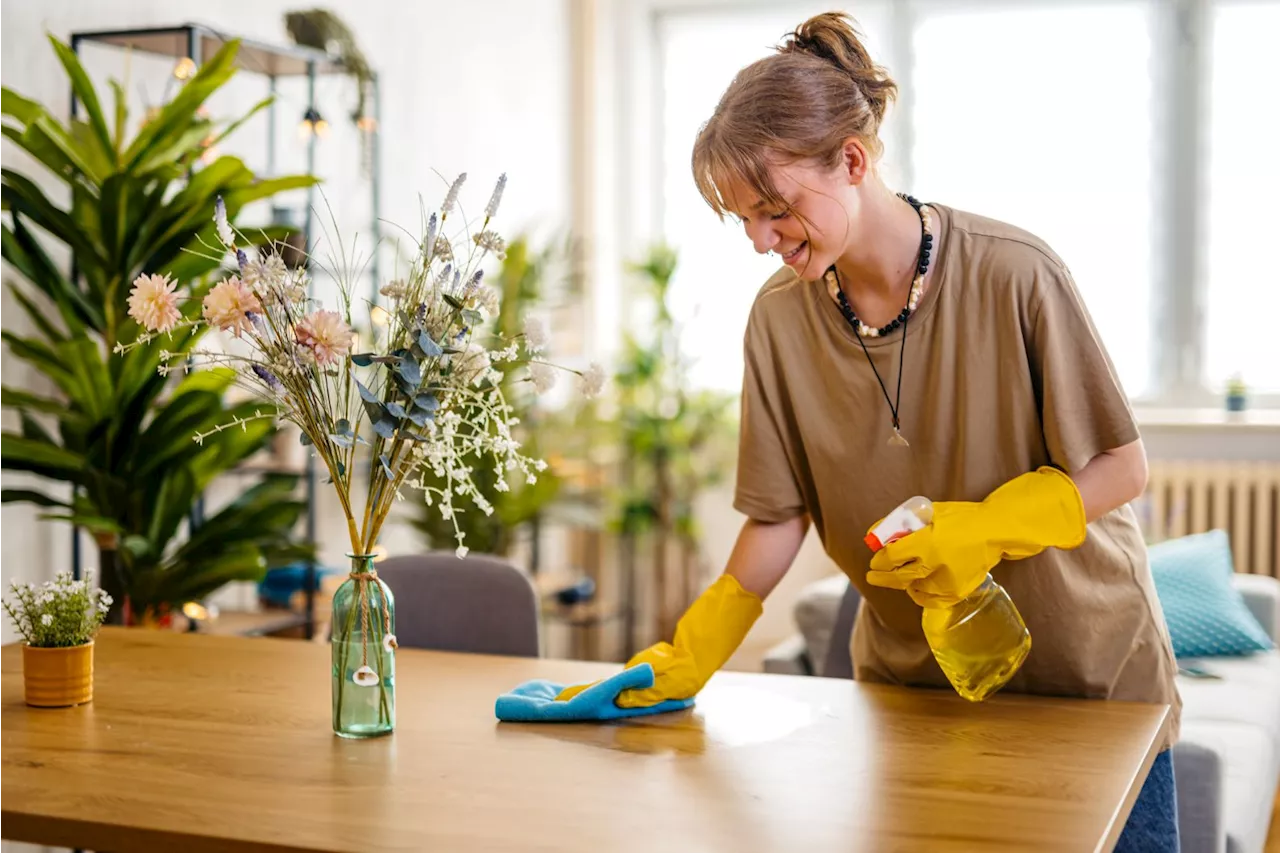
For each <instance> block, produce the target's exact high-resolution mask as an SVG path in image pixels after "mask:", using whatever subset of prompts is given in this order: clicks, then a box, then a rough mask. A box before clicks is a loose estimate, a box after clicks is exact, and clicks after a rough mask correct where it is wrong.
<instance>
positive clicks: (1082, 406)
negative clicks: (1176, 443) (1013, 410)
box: [1029, 261, 1139, 473]
mask: <svg viewBox="0 0 1280 853" xmlns="http://www.w3.org/2000/svg"><path fill="white" fill-rule="evenodd" d="M1035 290H1036V293H1035V297H1033V300H1034V301H1033V303H1032V306H1031V321H1032V328H1031V330H1030V349H1031V352H1030V354H1029V355H1030V359H1031V367H1032V372H1033V377H1034V380H1035V382H1036V393H1037V396H1038V397H1039V404H1040V416H1041V420H1042V423H1043V428H1044V437H1045V443H1046V445H1047V447H1048V450H1049V457H1050V459H1051V460H1052V461H1053V463H1054V464H1055V465H1056V466H1058V467H1060V468H1062V469H1063V470H1065V471H1067V472H1068V473H1075V472H1076V471H1079V470H1080V469H1081V468H1083V467H1084V466H1085V465H1086V464H1088V462H1089V460H1091V459H1093V458H1094V457H1095V456H1097V455H1098V454H1100V453H1103V452H1105V451H1108V450H1114V449H1115V448H1117V447H1121V446H1123V445H1126V444H1130V443H1132V442H1134V441H1136V440H1137V439H1138V437H1139V433H1138V425H1137V423H1136V422H1135V421H1134V418H1133V412H1132V410H1131V409H1130V407H1129V400H1128V398H1127V397H1126V396H1125V393H1124V390H1123V388H1122V387H1121V385H1120V380H1119V378H1118V377H1117V376H1116V371H1115V366H1114V365H1113V364H1112V362H1111V358H1110V356H1109V355H1108V354H1107V351H1106V348H1105V347H1104V346H1103V344H1102V339H1101V338H1100V337H1099V336H1098V331H1097V329H1096V328H1095V327H1094V324H1093V319H1092V318H1091V317H1090V316H1089V311H1088V309H1087V308H1085V305H1084V300H1083V299H1082V298H1081V296H1080V292H1079V290H1078V289H1077V288H1076V284H1075V281H1074V280H1073V279H1072V277H1071V273H1070V272H1069V271H1068V270H1067V269H1066V268H1065V267H1061V266H1059V265H1057V264H1056V263H1050V262H1048V261H1046V263H1045V264H1044V267H1043V268H1042V270H1041V272H1040V281H1039V282H1037V287H1036V289H1035ZM1037 297H1038V300H1037Z"/></svg>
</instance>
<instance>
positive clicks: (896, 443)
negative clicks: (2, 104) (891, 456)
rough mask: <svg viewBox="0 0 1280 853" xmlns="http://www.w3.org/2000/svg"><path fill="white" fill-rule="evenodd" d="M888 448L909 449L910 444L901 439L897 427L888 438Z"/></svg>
mask: <svg viewBox="0 0 1280 853" xmlns="http://www.w3.org/2000/svg"><path fill="white" fill-rule="evenodd" d="M889 446H890V447H910V446H911V443H910V442H909V441H907V440H906V439H905V438H903V436H902V433H900V432H899V431H898V428H897V427H894V428H893V435H891V436H889Z"/></svg>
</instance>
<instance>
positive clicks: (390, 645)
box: [382, 634, 400, 652]
mask: <svg viewBox="0 0 1280 853" xmlns="http://www.w3.org/2000/svg"><path fill="white" fill-rule="evenodd" d="M382 648H384V649H386V650H387V651H389V652H394V651H395V650H396V649H398V648H400V644H399V643H397V642H396V635H395V634H387V635H386V636H385V637H383V638H382Z"/></svg>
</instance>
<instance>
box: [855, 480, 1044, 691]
mask: <svg viewBox="0 0 1280 853" xmlns="http://www.w3.org/2000/svg"><path fill="white" fill-rule="evenodd" d="M932 523H933V503H932V502H931V501H930V500H929V499H928V498H925V497H921V496H919V495H917V496H916V497H913V498H909V499H907V500H905V501H903V502H902V503H901V504H900V505H899V506H898V507H897V508H896V509H895V510H894V511H893V512H891V513H889V514H888V515H887V516H885V517H884V519H882V520H881V521H880V523H879V524H877V525H876V526H875V527H874V528H873V529H872V530H871V531H869V532H868V533H867V536H866V543H867V546H868V547H870V548H871V549H872V550H873V551H878V550H880V549H881V548H883V547H884V546H885V545H888V544H889V543H890V542H893V541H894V540H896V539H900V538H902V537H903V536H909V535H911V534H912V533H914V532H915V531H917V530H921V529H923V528H925V527H927V526H928V525H930V524H932ZM920 624H921V627H923V628H924V636H925V639H926V640H927V641H928V642H929V648H930V649H932V650H933V657H934V659H935V660H937V661H938V666H940V667H942V672H943V674H944V675H946V676H947V680H948V681H950V682H951V685H952V686H953V687H955V689H956V692H957V693H959V694H960V695H961V696H963V697H964V698H966V699H968V700H969V701H970V702H981V701H982V700H983V699H986V698H987V697H988V696H990V695H991V694H992V693H995V692H996V691H997V690H999V689H1000V688H1001V687H1004V685H1005V684H1006V683H1008V681H1009V679H1010V678H1012V677H1013V674H1014V673H1015V672H1017V671H1018V667H1020V666H1022V662H1023V661H1025V660H1026V659H1027V654H1028V653H1029V652H1030V651H1031V634H1030V632H1029V631H1027V623H1026V622H1023V621H1022V614H1021V613H1019V612H1018V608H1017V607H1015V606H1014V604H1013V599H1011V598H1010V597H1009V593H1007V592H1005V591H1004V587H1002V586H1000V584H998V583H996V582H995V579H994V578H992V577H991V575H987V577H986V580H984V581H983V582H982V585H981V586H979V587H978V588H977V589H976V590H974V591H973V592H972V593H970V595H969V597H968V598H966V599H964V600H963V601H961V602H960V603H959V604H957V605H955V606H954V607H948V608H945V609H940V608H925V610H924V613H923V615H922V616H921V617H920Z"/></svg>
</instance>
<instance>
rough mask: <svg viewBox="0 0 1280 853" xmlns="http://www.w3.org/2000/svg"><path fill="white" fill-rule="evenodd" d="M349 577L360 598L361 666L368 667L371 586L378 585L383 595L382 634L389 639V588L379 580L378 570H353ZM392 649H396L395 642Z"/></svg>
mask: <svg viewBox="0 0 1280 853" xmlns="http://www.w3.org/2000/svg"><path fill="white" fill-rule="evenodd" d="M348 577H350V578H351V579H352V580H353V581H355V582H356V587H357V593H356V594H357V595H358V596H359V598H360V666H362V667H366V666H368V665H369V607H370V605H369V584H370V583H375V584H377V585H378V592H379V593H380V594H381V595H382V633H383V635H384V636H388V637H389V636H391V609H390V608H389V607H387V587H386V584H384V583H383V582H382V581H381V580H380V579H379V578H378V572H377V570H376V569H369V570H367V571H355V570H352V572H351V574H350V575H349V576H348ZM391 648H395V641H394V640H392V643H391Z"/></svg>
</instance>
